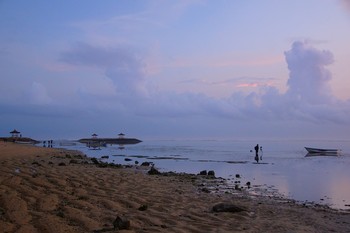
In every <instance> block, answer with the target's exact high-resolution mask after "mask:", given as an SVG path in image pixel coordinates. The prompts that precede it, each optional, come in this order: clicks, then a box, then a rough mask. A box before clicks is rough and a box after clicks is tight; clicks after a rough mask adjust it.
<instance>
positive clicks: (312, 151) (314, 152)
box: [305, 147, 341, 156]
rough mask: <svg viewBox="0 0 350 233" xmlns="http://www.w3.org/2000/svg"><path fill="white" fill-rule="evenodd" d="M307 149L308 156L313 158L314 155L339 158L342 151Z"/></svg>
mask: <svg viewBox="0 0 350 233" xmlns="http://www.w3.org/2000/svg"><path fill="white" fill-rule="evenodd" d="M305 149H306V150H307V152H308V156H313V155H330V156H337V155H339V154H340V152H341V150H339V149H320V148H311V147H305Z"/></svg>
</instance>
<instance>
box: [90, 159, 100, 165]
mask: <svg viewBox="0 0 350 233" xmlns="http://www.w3.org/2000/svg"><path fill="white" fill-rule="evenodd" d="M91 162H93V164H99V163H100V162H99V161H98V160H97V159H96V158H91Z"/></svg>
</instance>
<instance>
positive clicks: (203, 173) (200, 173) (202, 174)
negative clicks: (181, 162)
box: [199, 170, 208, 176]
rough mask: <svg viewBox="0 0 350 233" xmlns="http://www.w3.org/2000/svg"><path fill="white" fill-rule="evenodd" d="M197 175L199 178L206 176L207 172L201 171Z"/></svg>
mask: <svg viewBox="0 0 350 233" xmlns="http://www.w3.org/2000/svg"><path fill="white" fill-rule="evenodd" d="M199 175H201V176H206V175H208V173H207V170H203V171H201V172H199Z"/></svg>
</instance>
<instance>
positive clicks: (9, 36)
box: [0, 0, 350, 139]
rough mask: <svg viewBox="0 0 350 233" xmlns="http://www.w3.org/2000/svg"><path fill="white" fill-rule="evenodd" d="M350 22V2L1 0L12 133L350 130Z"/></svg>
mask: <svg viewBox="0 0 350 233" xmlns="http://www.w3.org/2000/svg"><path fill="white" fill-rule="evenodd" d="M349 28H350V1H349V0H288V1H287V0H286V1H279V0H241V1H238V0H236V1H235V0H218V1H214V0H212V1H209V0H179V1H170V0H169V1H167V0H148V1H146V0H144V1H141V0H138V1H136V0H135V1H129V0H124V1H123V0H121V1H92V0H91V1H66V0H62V1H44V0H33V1H25V0H11V1H10V0H0V82H1V85H0V107H1V108H0V120H1V123H0V135H6V134H7V133H8V132H9V131H11V130H12V129H13V128H17V129H18V130H20V131H22V132H23V135H27V136H32V137H36V138H44V137H53V138H65V137H67V138H79V137H83V136H87V135H90V134H92V133H97V134H99V135H106V136H113V135H116V134H118V133H119V132H121V131H123V132H124V133H126V134H127V135H129V136H135V137H141V138H142V137H143V138H182V137H186V138H187V137H189V138H253V137H268V138H273V137H286V138H301V137H307V138H344V139H350V138H349V137H348V133H347V132H349V130H350V124H349V123H350V122H349V120H348V118H349V117H348V115H349V113H350V91H349V86H350V81H349V78H350V77H349V74H350V66H349V62H348V61H349V58H350V47H349V41H350V30H349ZM320 126H322V127H320Z"/></svg>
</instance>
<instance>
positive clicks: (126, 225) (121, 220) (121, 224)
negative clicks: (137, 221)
mask: <svg viewBox="0 0 350 233" xmlns="http://www.w3.org/2000/svg"><path fill="white" fill-rule="evenodd" d="M113 227H114V230H128V229H130V220H129V219H127V218H125V217H120V216H118V217H117V218H116V219H115V220H114V222H113Z"/></svg>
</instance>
